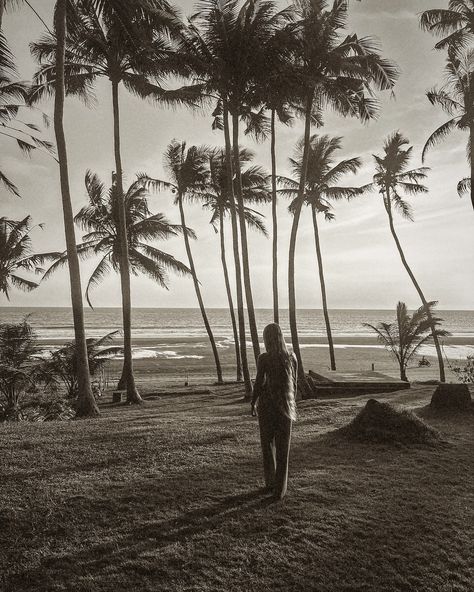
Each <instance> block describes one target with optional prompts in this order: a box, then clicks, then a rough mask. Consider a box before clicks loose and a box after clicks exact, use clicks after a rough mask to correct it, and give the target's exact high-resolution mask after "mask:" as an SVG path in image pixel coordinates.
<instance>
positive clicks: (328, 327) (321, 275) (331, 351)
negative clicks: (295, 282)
mask: <svg viewBox="0 0 474 592" xmlns="http://www.w3.org/2000/svg"><path fill="white" fill-rule="evenodd" d="M311 214H312V216H313V229H314V243H315V245H316V257H317V260H318V272H319V283H320V285H321V299H322V303H323V314H324V323H325V324H326V335H327V337H328V345H329V359H330V360H331V370H335V369H336V356H335V354H334V342H333V340H332V331H331V323H330V320H329V311H328V301H327V296H326V282H325V280H324V267H323V256H322V253H321V244H320V242H319V229H318V215H317V212H316V208H315V207H314V206H312V207H311Z"/></svg>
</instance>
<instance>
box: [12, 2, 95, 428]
mask: <svg viewBox="0 0 474 592" xmlns="http://www.w3.org/2000/svg"><path fill="white" fill-rule="evenodd" d="M2 4H3V2H2ZM66 10H67V0H58V2H57V4H56V14H55V17H56V37H57V46H56V81H55V95H54V133H55V136H56V146H57V151H58V160H59V176H60V183H61V198H62V207H63V217H64V232H65V235H66V249H67V260H68V266H69V282H70V288H71V303H72V316H73V321H74V339H75V344H76V355H77V360H76V365H77V416H78V417H94V416H97V415H99V408H98V406H97V403H96V401H95V398H94V395H93V393H92V388H91V379H90V374H89V363H88V358H87V344H86V333H85V329H84V310H83V307H82V290H81V271H80V267H79V258H78V256H77V248H76V236H75V231H74V215H73V212H72V204H71V192H70V188H69V170H68V161H67V148H66V138H65V135H64V124H63V119H64V95H65V86H64V59H65V46H66Z"/></svg>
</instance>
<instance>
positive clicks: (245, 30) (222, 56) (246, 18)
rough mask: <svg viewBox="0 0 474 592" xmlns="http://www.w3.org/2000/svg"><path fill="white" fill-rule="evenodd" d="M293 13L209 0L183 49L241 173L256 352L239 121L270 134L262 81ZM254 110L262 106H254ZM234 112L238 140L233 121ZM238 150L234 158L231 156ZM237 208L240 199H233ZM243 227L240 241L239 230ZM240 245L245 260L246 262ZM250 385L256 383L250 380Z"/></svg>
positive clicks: (237, 221)
mask: <svg viewBox="0 0 474 592" xmlns="http://www.w3.org/2000/svg"><path fill="white" fill-rule="evenodd" d="M290 12H291V10H290V9H286V10H284V11H282V12H281V13H276V11H275V6H274V4H273V2H269V1H266V0H264V1H262V2H258V3H257V2H254V1H253V0H247V1H245V2H243V3H242V4H241V6H239V5H238V3H237V2H236V1H234V0H227V1H224V2H222V1H220V0H204V2H201V3H200V11H199V12H198V13H197V14H196V15H194V17H193V18H192V20H191V24H190V26H189V27H188V29H187V31H186V34H184V35H183V40H182V44H181V45H182V46H181V54H183V55H186V59H187V63H188V65H189V67H190V69H192V70H193V72H194V75H193V78H194V82H195V86H196V87H197V88H200V90H201V93H202V95H204V96H206V97H209V98H212V99H213V100H215V101H216V102H217V107H216V110H215V111H214V115H218V118H216V119H214V123H213V127H218V128H223V130H224V142H225V148H226V151H227V152H228V154H226V161H227V171H228V175H229V179H233V178H234V176H235V184H234V185H235V187H233V188H232V189H233V191H234V193H235V196H236V204H237V207H236V210H239V211H240V216H239V217H237V211H236V212H235V213H234V212H231V213H232V231H233V239H234V263H235V268H236V283H237V307H238V316H239V336H240V342H241V344H242V345H243V344H244V343H245V321H244V315H243V297H242V296H241V294H240V292H241V291H242V284H241V276H242V272H243V279H244V288H245V297H246V302H247V311H248V317H249V329H250V335H251V339H252V345H253V351H254V355H255V357H257V356H258V354H259V352H260V346H259V337H258V330H257V324H256V319H255V310H254V304H253V293H252V287H251V279H250V268H249V254H248V245H247V229H246V227H245V223H244V217H243V208H244V204H243V200H242V192H241V183H240V174H241V172H240V164H239V157H238V155H239V151H240V148H239V122H240V119H243V120H244V121H245V123H246V125H247V130H246V131H247V132H249V133H253V134H254V135H257V136H259V137H260V138H263V137H264V136H265V133H266V127H267V125H266V119H265V117H264V115H263V110H262V109H261V108H260V109H259V105H258V103H259V102H261V99H260V98H259V97H257V82H258V81H259V80H261V78H262V76H261V72H262V71H263V70H264V68H265V60H264V53H265V52H264V51H263V48H264V47H265V45H266V43H267V41H268V39H269V38H270V37H271V36H272V34H273V32H274V31H275V30H276V29H277V28H278V26H279V23H281V22H282V21H283V20H284V19H285V18H286V16H285V15H288V14H289V13H290ZM254 109H257V110H256V111H254ZM229 116H231V117H232V140H231V132H230V125H229ZM232 155H233V159H232V160H231V157H232ZM231 207H232V208H234V201H233V200H232V201H231ZM239 229H240V235H241V237H240V238H241V240H240V245H239V237H238V230H239ZM240 247H241V250H242V265H241V263H240V257H239V255H240V253H239V251H240ZM241 354H242V363H243V367H244V374H245V367H246V355H247V353H246V351H244V347H242V351H241ZM245 382H246V390H247V392H250V390H251V384H250V381H249V380H247V379H246V381H245Z"/></svg>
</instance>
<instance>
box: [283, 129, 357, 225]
mask: <svg viewBox="0 0 474 592" xmlns="http://www.w3.org/2000/svg"><path fill="white" fill-rule="evenodd" d="M341 147H342V138H339V137H336V138H331V137H329V136H326V135H325V136H317V135H313V136H312V137H311V140H310V149H309V158H308V170H307V175H306V187H305V192H304V199H305V202H306V203H307V204H308V205H311V206H314V207H315V208H316V210H317V211H318V212H322V213H323V214H324V216H325V217H326V219H327V220H333V219H334V214H333V212H332V209H333V204H332V201H334V200H336V201H337V200H340V199H351V198H353V197H355V196H357V195H360V194H361V193H362V192H363V190H362V189H361V188H359V187H344V186H340V185H339V184H338V183H339V181H340V180H341V177H344V176H345V175H348V174H355V173H357V171H358V170H359V169H360V167H361V166H362V160H361V159H360V158H358V157H356V158H349V159H346V160H341V161H339V162H336V161H335V158H334V156H335V152H337V151H338V150H340V149H341ZM289 160H290V164H291V169H292V172H293V175H294V178H290V177H284V176H280V177H278V181H279V183H280V185H281V186H282V187H283V188H282V189H280V190H279V193H281V194H282V195H285V196H286V197H289V198H291V200H292V201H291V204H290V210H291V211H292V210H294V207H295V200H296V199H297V196H298V187H299V182H298V179H299V178H300V175H301V167H302V161H303V142H302V141H301V140H300V141H299V142H298V144H297V146H296V150H295V156H294V157H293V158H290V159H289Z"/></svg>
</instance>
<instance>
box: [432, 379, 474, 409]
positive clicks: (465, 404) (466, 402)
mask: <svg viewBox="0 0 474 592" xmlns="http://www.w3.org/2000/svg"><path fill="white" fill-rule="evenodd" d="M430 408H431V409H433V410H436V411H461V412H472V409H473V405H472V400H471V393H470V392H469V387H468V386H467V384H440V385H438V387H437V388H436V390H435V392H434V393H433V396H432V397H431V403H430Z"/></svg>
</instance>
